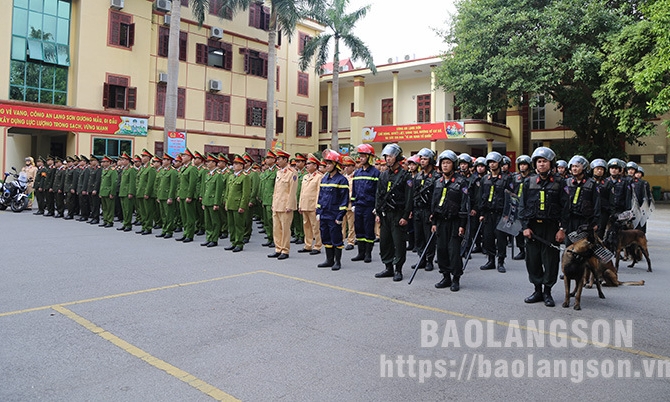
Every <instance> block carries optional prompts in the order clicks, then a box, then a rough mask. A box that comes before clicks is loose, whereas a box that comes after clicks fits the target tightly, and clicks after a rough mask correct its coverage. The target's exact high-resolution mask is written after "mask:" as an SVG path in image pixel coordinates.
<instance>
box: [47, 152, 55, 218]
mask: <svg viewBox="0 0 670 402" xmlns="http://www.w3.org/2000/svg"><path fill="white" fill-rule="evenodd" d="M49 160H51V162H52V164H51V166H48V165H49V164H48V162H49ZM47 166H48V168H47V177H46V179H45V180H44V188H45V190H46V205H45V206H44V208H45V209H46V211H47V213H46V214H44V216H54V203H55V202H56V194H54V192H53V190H52V187H53V185H54V176H55V175H56V167H55V166H54V165H53V158H52V157H51V156H48V157H47Z"/></svg>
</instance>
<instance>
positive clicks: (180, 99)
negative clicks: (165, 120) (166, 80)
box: [177, 88, 186, 119]
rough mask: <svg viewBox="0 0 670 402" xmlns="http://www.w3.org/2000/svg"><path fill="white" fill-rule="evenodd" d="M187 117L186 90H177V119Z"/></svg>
mask: <svg viewBox="0 0 670 402" xmlns="http://www.w3.org/2000/svg"><path fill="white" fill-rule="evenodd" d="M185 116H186V88H177V117H179V118H180V119H183V118H184V117H185Z"/></svg>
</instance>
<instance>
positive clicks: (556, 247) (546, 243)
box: [530, 233, 561, 251]
mask: <svg viewBox="0 0 670 402" xmlns="http://www.w3.org/2000/svg"><path fill="white" fill-rule="evenodd" d="M530 237H531V238H532V239H533V240H537V241H539V242H540V243H542V244H544V245H545V246H549V247H553V248H555V249H556V250H558V251H561V247H560V246H557V245H555V244H553V243H552V242H550V241H548V240H545V239H543V238H541V237H540V236H538V235H536V234H535V233H533V234H532V235H530Z"/></svg>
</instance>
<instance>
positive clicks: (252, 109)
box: [247, 99, 254, 126]
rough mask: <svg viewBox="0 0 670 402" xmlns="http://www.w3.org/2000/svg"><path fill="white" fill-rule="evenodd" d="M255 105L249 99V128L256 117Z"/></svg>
mask: <svg viewBox="0 0 670 402" xmlns="http://www.w3.org/2000/svg"><path fill="white" fill-rule="evenodd" d="M253 113H254V103H253V102H252V101H250V100H248V99H247V126H250V125H251V123H252V121H253V116H254V114H253Z"/></svg>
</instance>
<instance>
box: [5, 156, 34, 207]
mask: <svg viewBox="0 0 670 402" xmlns="http://www.w3.org/2000/svg"><path fill="white" fill-rule="evenodd" d="M12 170H13V171H14V173H10V172H5V177H4V179H3V182H2V186H1V187H0V211H4V210H5V209H7V207H10V208H11V210H12V211H14V212H21V211H23V210H24V209H26V208H27V207H28V195H27V194H26V188H27V187H28V182H29V181H28V180H26V177H25V175H23V174H19V173H18V172H17V171H16V168H15V167H12ZM9 176H12V177H13V178H14V180H13V181H11V182H8V181H7V178H8V177H9Z"/></svg>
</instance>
